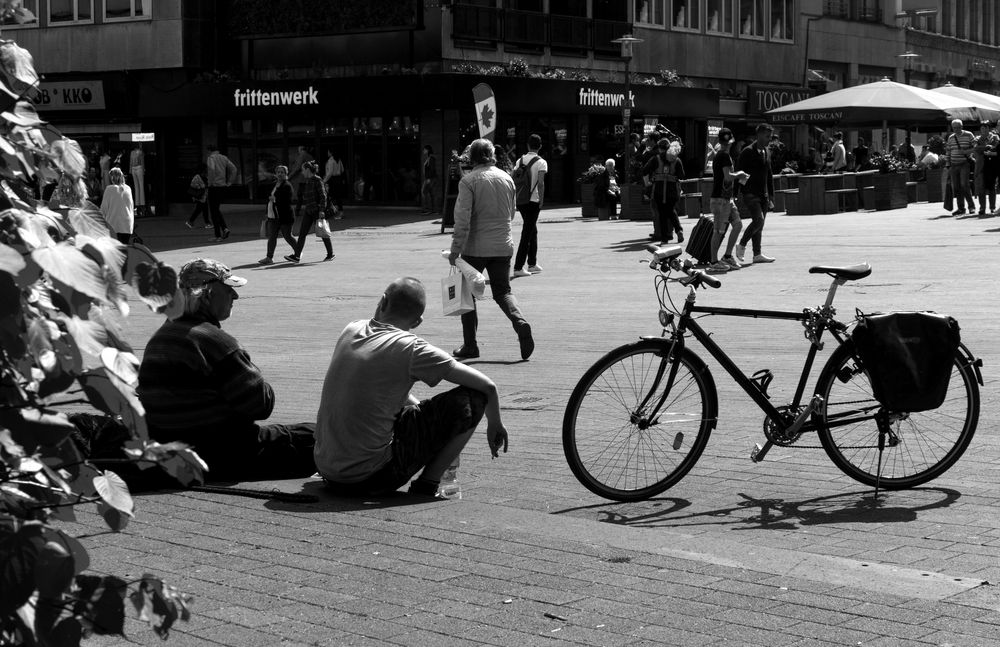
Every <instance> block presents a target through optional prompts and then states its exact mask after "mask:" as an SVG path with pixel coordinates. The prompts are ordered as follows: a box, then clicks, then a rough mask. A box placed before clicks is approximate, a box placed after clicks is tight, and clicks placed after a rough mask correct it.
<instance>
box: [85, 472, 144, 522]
mask: <svg viewBox="0 0 1000 647" xmlns="http://www.w3.org/2000/svg"><path fill="white" fill-rule="evenodd" d="M94 488H95V489H96V490H97V495H98V496H100V497H101V499H103V500H104V502H105V503H107V504H108V505H109V506H111V507H112V508H114V509H115V510H118V511H120V512H124V513H125V514H127V515H128V516H130V517H132V516H134V515H133V514H132V510H133V509H134V506H135V503H134V502H133V501H132V495H131V494H129V491H128V485H126V484H125V481H123V480H122V478H121V477H120V476H118V475H117V474H115V473H114V472H103V473H102V474H101V475H100V476H96V477H94Z"/></svg>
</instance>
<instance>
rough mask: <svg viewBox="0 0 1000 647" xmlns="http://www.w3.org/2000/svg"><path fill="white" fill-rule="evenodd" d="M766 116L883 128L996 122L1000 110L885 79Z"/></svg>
mask: <svg viewBox="0 0 1000 647" xmlns="http://www.w3.org/2000/svg"><path fill="white" fill-rule="evenodd" d="M767 115H768V117H769V118H770V119H771V120H772V121H774V122H775V123H826V124H835V125H842V126H877V125H879V124H881V125H882V126H883V128H884V127H887V126H899V127H908V126H917V125H921V124H934V123H937V124H941V123H946V122H947V121H949V120H951V119H962V120H969V121H979V120H981V119H996V118H997V117H1000V107H995V106H993V105H992V104H986V103H983V102H982V101H976V100H971V99H968V98H960V97H953V96H950V95H948V94H945V93H942V92H932V91H930V90H925V89H923V88H918V87H915V86H912V85H907V84H905V83H896V82H895V81H890V80H889V79H882V80H881V81H876V82H875V83H865V84H864V85H855V86H852V87H849V88H843V89H841V90H835V91H833V92H828V93H826V94H821V95H819V96H816V97H811V98H809V99H805V100H803V101H797V102H795V103H790V104H788V105H787V106H782V107H780V108H776V109H774V110H769V111H768V112H767Z"/></svg>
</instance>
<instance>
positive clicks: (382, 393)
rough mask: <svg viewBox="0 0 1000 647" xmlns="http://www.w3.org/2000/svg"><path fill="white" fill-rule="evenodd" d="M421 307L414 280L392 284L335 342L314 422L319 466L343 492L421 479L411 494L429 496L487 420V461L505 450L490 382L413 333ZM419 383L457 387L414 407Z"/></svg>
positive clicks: (371, 491)
mask: <svg viewBox="0 0 1000 647" xmlns="http://www.w3.org/2000/svg"><path fill="white" fill-rule="evenodd" d="M426 305H427V296H426V293H425V291H424V286H423V284H421V283H420V281H418V280H417V279H415V278H411V277H403V278H399V279H396V280H395V281H393V282H392V283H390V284H389V286H388V287H387V288H386V289H385V292H384V293H383V294H382V298H381V299H379V302H378V306H377V307H376V308H375V315H374V316H373V317H372V318H371V319H361V320H358V321H354V322H351V323H350V324H348V325H347V327H346V328H344V331H343V332H342V333H341V334H340V338H339V339H338V340H337V346H336V348H335V349H334V351H333V358H332V359H331V361H330V368H329V369H328V370H327V373H326V379H325V380H324V382H323V392H322V396H321V398H320V403H319V412H318V413H317V415H316V450H315V458H316V467H317V469H318V470H319V473H320V475H322V476H323V478H324V479H325V480H326V481H327V482H328V483H329V484H330V485H331V486H332V487H333V488H334V489H336V490H337V491H339V492H340V493H342V494H348V495H378V494H384V493H387V492H392V491H395V490H396V489H398V488H399V487H400V486H402V485H405V484H406V483H408V482H410V479H411V478H413V477H414V476H415V475H416V474H417V472H420V476H419V477H418V478H416V479H414V480H413V482H412V483H410V488H409V491H410V492H411V493H414V494H422V495H427V496H434V495H435V494H436V493H437V491H438V486H439V484H440V481H441V476H442V474H443V473H444V471H445V470H446V469H448V468H449V466H455V465H456V464H457V462H458V457H459V454H460V453H461V452H462V449H463V448H464V447H465V445H466V443H468V442H469V439H470V438H471V437H472V434H473V432H474V431H475V430H476V427H477V426H478V424H479V422H480V420H481V419H482V418H483V417H484V416H485V417H486V421H487V429H486V436H487V442H488V444H489V448H490V452H491V453H492V454H493V457H494V458H496V457H497V456H498V454H499V450H500V448H501V447H502V448H503V451H505V452H506V451H507V430H506V429H505V428H504V425H503V421H502V420H501V419H500V403H499V397H500V396H499V394H498V392H497V388H496V385H495V384H494V383H493V381H492V380H490V379H489V378H488V377H486V376H485V375H483V374H482V373H480V372H479V371H477V370H476V369H474V368H472V367H471V366H466V365H464V364H461V363H459V362H458V361H456V360H455V359H454V358H453V357H451V356H450V355H449V354H448V353H447V352H445V351H443V350H441V349H440V348H436V347H435V346H432V345H430V344H428V343H427V342H426V341H424V340H423V339H421V338H420V337H417V336H416V335H414V334H413V333H412V332H411V331H412V330H413V329H414V328H416V327H417V326H419V325H420V323H421V322H422V321H423V314H424V309H425V307H426ZM417 381H420V382H424V383H425V384H427V385H429V386H432V387H433V386H437V384H438V383H440V382H442V381H445V382H451V383H453V384H456V385H457V388H453V389H451V390H450V391H445V392H443V393H439V394H437V395H435V396H434V397H432V398H429V399H427V400H423V401H420V400H417V399H416V398H415V397H414V396H413V395H412V394H411V393H410V390H411V389H412V388H413V385H414V383H416V382H417Z"/></svg>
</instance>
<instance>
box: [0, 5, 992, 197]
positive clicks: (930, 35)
mask: <svg viewBox="0 0 1000 647" xmlns="http://www.w3.org/2000/svg"><path fill="white" fill-rule="evenodd" d="M22 5H23V6H24V7H25V8H27V9H29V10H30V11H31V12H32V13H33V14H34V15H35V16H36V18H35V20H34V21H31V22H28V23H26V24H22V25H3V27H2V30H3V35H4V37H5V38H11V39H14V40H16V41H17V42H18V43H19V44H21V45H22V46H24V47H27V48H28V49H29V50H31V51H32V53H33V54H34V57H35V62H36V66H37V68H38V70H39V71H40V72H41V73H42V74H43V77H44V79H43V82H42V84H41V88H40V93H39V99H38V104H39V105H38V107H39V110H40V111H41V113H42V115H43V116H44V117H45V118H47V119H49V120H50V121H52V122H53V123H54V124H55V125H56V126H58V127H60V128H61V129H62V130H64V131H65V132H66V133H67V134H69V135H72V136H74V137H76V138H78V139H79V140H80V141H81V143H82V144H83V146H84V149H85V151H86V152H88V154H90V155H91V157H94V156H95V155H96V154H97V153H98V152H99V151H100V152H103V151H105V150H109V151H111V152H112V153H113V155H112V157H117V155H118V154H119V153H125V154H126V155H125V156H126V157H127V151H128V149H129V148H131V147H133V146H135V145H136V142H134V141H133V140H135V139H139V140H144V141H140V142H139V145H140V146H141V147H142V148H143V149H144V151H145V153H146V159H147V166H149V167H150V168H149V169H148V170H147V177H148V178H150V179H149V182H150V185H151V186H150V190H151V192H152V193H153V194H154V195H155V199H156V202H157V203H166V202H168V201H171V200H174V201H176V200H182V199H183V198H184V189H185V187H186V185H187V182H188V180H189V178H190V176H191V174H192V173H193V172H194V170H195V168H196V166H197V164H198V162H199V161H200V160H202V159H203V157H204V149H205V146H206V145H207V144H209V143H217V144H218V145H219V146H220V148H221V149H223V150H224V151H226V152H227V154H229V156H230V157H231V158H232V159H233V161H234V162H236V163H237V166H238V167H239V168H240V179H239V182H238V186H236V187H234V188H233V190H232V191H233V193H232V195H231V196H230V197H231V199H234V200H260V199H261V198H262V197H263V196H266V195H267V192H269V191H270V184H271V183H272V182H273V170H274V166H275V165H277V164H279V163H284V164H289V163H292V162H293V161H294V160H295V159H296V158H297V157H299V155H300V153H299V150H300V147H301V148H302V149H304V150H305V151H306V154H307V155H309V156H312V157H315V158H317V159H318V161H320V163H322V162H323V161H324V160H325V158H326V156H327V155H328V153H329V152H331V151H333V152H335V153H336V154H337V155H338V156H339V157H340V158H341V159H342V160H343V161H344V163H345V166H346V168H347V174H348V182H349V186H350V187H351V190H350V193H351V195H352V197H353V198H354V199H356V200H359V201H372V202H378V203H396V204H416V202H417V200H418V199H419V187H420V179H421V158H420V151H421V149H422V147H423V146H425V145H430V146H431V147H432V148H433V149H434V151H435V153H436V159H437V163H438V165H439V169H438V170H439V173H438V177H439V178H441V182H442V187H441V188H442V190H443V189H444V185H443V182H444V179H443V178H444V176H445V174H446V167H447V163H448V159H449V157H450V154H451V152H452V151H460V150H461V149H462V148H463V147H464V146H465V145H466V144H467V143H468V142H469V141H471V139H473V138H475V137H476V136H477V134H478V131H477V128H476V116H475V115H474V114H473V100H472V94H471V88H472V86H474V85H476V84H477V83H479V82H486V83H488V84H490V85H491V86H492V87H493V89H494V91H495V93H496V98H497V108H498V110H497V112H498V113H499V114H498V123H497V125H498V129H497V135H496V141H497V142H498V144H501V145H502V146H503V148H504V150H506V151H511V152H512V153H515V154H516V153H521V152H523V151H524V148H525V143H526V140H527V137H528V135H529V134H531V133H538V134H539V135H541V136H542V138H543V142H544V144H543V155H545V156H546V157H547V158H548V159H549V164H550V178H551V182H550V191H551V194H550V199H551V200H553V201H570V200H573V199H575V198H576V196H577V184H576V182H575V178H576V177H577V175H578V174H579V173H580V172H581V171H582V170H583V169H585V168H586V167H587V165H588V164H589V163H591V162H592V161H603V160H604V159H605V158H606V157H612V156H615V155H616V154H619V153H620V152H621V151H622V150H623V149H624V146H625V142H626V141H627V134H628V133H629V132H639V133H641V132H643V131H644V130H647V129H649V128H650V127H651V126H652V124H654V123H662V124H664V125H666V126H667V127H669V128H670V129H671V130H672V131H674V132H675V133H677V134H678V135H680V136H681V137H682V138H683V139H684V142H685V146H686V150H685V152H684V159H685V162H686V165H687V166H688V168H689V170H694V171H698V170H700V168H701V166H702V164H703V160H704V157H703V156H704V152H705V146H706V143H707V142H708V141H710V139H711V135H712V133H713V132H714V131H715V129H717V128H718V127H719V126H721V125H726V126H728V127H730V128H732V129H733V130H734V131H736V133H737V135H738V136H740V137H743V136H747V135H748V134H749V133H750V132H752V129H753V127H754V126H755V124H756V123H757V122H759V121H761V120H764V119H766V118H767V117H766V112H767V111H768V110H770V109H773V108H776V107H779V106H781V105H784V104H787V103H790V102H792V101H796V100H799V99H801V98H805V97H807V96H810V95H811V94H814V93H817V92H823V91H828V90H833V89H836V88H838V87H844V86H848V85H855V84H858V83H864V82H869V81H875V80H878V79H880V78H883V77H886V76H887V77H889V78H893V79H896V80H900V81H903V80H906V79H909V80H910V81H912V82H913V83H914V84H916V85H921V86H925V87H935V86H937V85H943V84H944V83H946V82H951V83H954V84H956V85H963V86H966V87H973V88H975V89H978V90H983V91H987V92H996V91H997V90H998V89H1000V87H998V78H1000V77H998V71H997V67H996V66H997V65H998V52H1000V48H998V45H1000V7H998V6H997V3H996V2H994V1H993V0H335V1H334V0H331V2H330V3H327V4H325V5H321V4H320V3H313V4H309V3H299V2H294V3H274V2H273V1H271V0H268V1H265V0H156V2H153V1H152V0H22ZM626 34H632V35H634V36H635V37H637V38H639V39H641V42H639V43H636V44H635V45H634V46H633V49H632V55H631V57H630V58H629V59H628V61H627V63H628V69H629V71H630V75H629V82H630V90H629V92H628V94H627V95H626V92H625V87H624V86H625V70H626V59H624V58H623V57H622V51H621V49H620V46H619V45H618V44H617V43H615V42H613V41H615V40H616V39H618V38H620V37H621V36H624V35H626ZM906 53H909V56H901V55H902V54H906ZM626 113H627V116H626ZM821 132H822V131H817V130H816V129H814V128H811V127H808V126H787V127H786V126H779V135H780V137H781V139H782V140H783V141H784V142H785V144H786V145H788V146H789V147H790V148H792V149H793V150H796V151H800V152H805V150H806V148H808V147H809V146H811V145H813V144H814V143H815V142H816V141H817V138H820V137H821V136H822V135H821ZM853 136H856V135H852V137H853ZM123 163H127V162H124V158H123Z"/></svg>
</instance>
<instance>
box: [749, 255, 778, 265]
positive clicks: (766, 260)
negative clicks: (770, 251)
mask: <svg viewBox="0 0 1000 647" xmlns="http://www.w3.org/2000/svg"><path fill="white" fill-rule="evenodd" d="M753 262H754V263H773V262H774V259H773V258H771V257H770V256H764V255H763V254H756V255H755V256H754V257H753Z"/></svg>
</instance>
